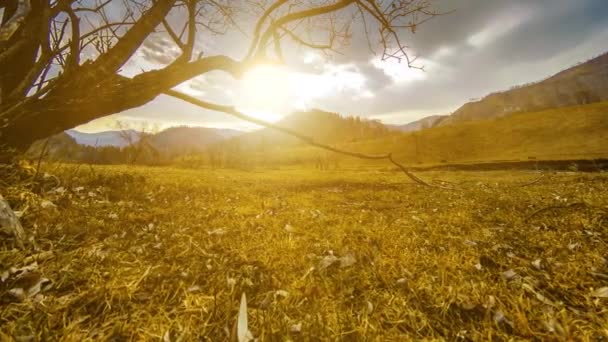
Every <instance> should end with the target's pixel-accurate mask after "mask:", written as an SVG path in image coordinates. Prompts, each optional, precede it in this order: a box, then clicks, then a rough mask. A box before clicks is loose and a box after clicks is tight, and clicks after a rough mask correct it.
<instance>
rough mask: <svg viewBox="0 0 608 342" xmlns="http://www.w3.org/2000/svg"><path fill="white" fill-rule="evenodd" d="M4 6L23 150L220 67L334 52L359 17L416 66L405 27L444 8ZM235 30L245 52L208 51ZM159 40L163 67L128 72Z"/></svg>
mask: <svg viewBox="0 0 608 342" xmlns="http://www.w3.org/2000/svg"><path fill="white" fill-rule="evenodd" d="M0 8H1V9H3V12H2V21H1V26H0V145H1V146H3V147H4V150H7V149H11V150H16V151H23V150H25V149H27V148H28V147H29V146H30V145H31V144H32V143H33V142H34V141H36V140H38V139H41V138H45V137H48V136H51V135H53V134H56V133H59V132H61V131H64V130H66V129H69V128H72V127H75V126H77V125H80V124H83V123H86V122H88V121H90V120H93V119H96V118H100V117H103V116H107V115H110V114H114V113H118V112H121V111H124V110H126V109H130V108H134V107H138V106H141V105H143V104H145V103H147V102H149V101H151V100H153V99H154V98H156V97H157V96H159V95H160V94H163V93H168V92H169V93H171V92H174V90H172V88H174V87H175V86H177V85H179V84H181V83H183V82H185V81H188V80H190V79H192V78H194V77H197V76H200V75H204V74H206V73H209V72H212V71H219V72H224V73H226V74H229V75H231V76H232V77H234V78H239V77H240V76H241V75H242V74H243V72H244V71H246V70H247V69H249V68H250V67H252V66H253V65H255V64H257V63H269V62H271V63H289V61H287V60H284V54H283V50H284V47H285V46H286V44H292V45H293V44H295V45H299V46H305V47H307V48H310V49H315V50H321V51H323V52H326V53H332V52H333V51H336V49H339V48H340V47H341V46H344V44H347V43H348V41H349V39H350V38H351V32H352V28H353V27H354V26H355V25H363V26H364V27H365V32H366V33H367V39H368V42H370V46H372V47H373V46H378V48H379V49H378V51H377V52H378V53H381V54H382V58H398V59H400V60H401V59H403V60H404V61H405V62H406V63H407V65H411V63H412V62H413V61H414V60H413V59H410V57H409V56H408V55H407V53H406V50H405V48H404V45H403V44H402V42H401V39H402V36H401V33H402V32H403V31H405V30H410V31H415V29H416V28H417V26H418V25H420V24H422V23H424V22H425V21H427V20H429V19H430V18H432V17H433V16H435V15H437V13H436V12H434V11H432V9H431V5H430V3H429V1H428V0H393V1H376V0H332V1H330V0H327V1H325V0H323V1H301V0H294V1H288V0H276V1H268V0H249V1H229V0H164V1H160V0H157V1H145V0H54V1H53V0H51V1H43V0H0ZM235 32H242V33H243V36H245V37H248V41H249V43H248V44H245V45H243V51H240V55H241V56H242V57H241V58H238V59H237V58H235V57H232V56H231V55H230V54H229V53H228V51H226V53H224V54H207V52H206V50H205V47H206V46H210V45H216V46H226V47H229V46H230V47H231V45H234V44H239V46H240V45H241V44H240V42H239V43H237V42H235V41H234V39H233V37H234V33H235ZM155 42H156V43H157V44H156V45H157V46H156V49H155V50H154V49H152V50H153V51H152V52H153V53H155V54H156V59H157V60H158V61H160V62H162V63H161V64H162V66H161V67H160V68H158V69H154V70H149V71H142V72H140V73H137V74H135V75H125V74H124V72H122V68H124V66H125V64H126V63H127V62H128V61H129V60H131V59H132V58H133V56H134V55H135V54H136V52H138V51H142V50H141V49H142V47H143V46H144V45H146V44H148V46H154V44H155ZM159 42H162V44H161V45H160V46H158V45H159V44H158V43H159ZM376 43H377V44H376ZM372 44H376V45H372ZM148 52H150V51H148ZM237 54H238V53H237ZM214 108H215V109H216V110H221V109H222V108H224V107H223V106H221V105H218V106H212V108H211V109H214Z"/></svg>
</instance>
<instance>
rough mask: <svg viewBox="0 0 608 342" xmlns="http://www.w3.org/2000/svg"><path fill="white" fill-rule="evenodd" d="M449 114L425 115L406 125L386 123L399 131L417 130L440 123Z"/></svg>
mask: <svg viewBox="0 0 608 342" xmlns="http://www.w3.org/2000/svg"><path fill="white" fill-rule="evenodd" d="M447 117H448V116H447V115H431V116H427V117H424V118H422V119H420V120H417V121H413V122H410V123H407V124H404V125H385V126H386V127H388V128H389V129H391V130H394V131H399V132H416V131H420V130H422V129H426V128H431V127H434V126H436V125H437V124H439V123H440V122H441V121H442V120H444V119H445V118H447Z"/></svg>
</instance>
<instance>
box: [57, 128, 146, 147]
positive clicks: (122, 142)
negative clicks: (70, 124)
mask: <svg viewBox="0 0 608 342" xmlns="http://www.w3.org/2000/svg"><path fill="white" fill-rule="evenodd" d="M66 133H67V135H69V136H70V137H72V138H74V140H75V141H76V142H77V143H78V144H80V145H84V146H114V147H124V146H127V145H128V144H129V143H128V141H129V140H128V139H125V134H127V135H130V136H131V138H132V139H133V141H137V140H138V137H139V134H138V133H137V131H135V130H132V129H130V130H124V131H105V132H97V133H84V132H79V131H77V130H74V129H71V130H68V131H66Z"/></svg>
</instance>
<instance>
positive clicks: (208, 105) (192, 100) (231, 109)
mask: <svg viewBox="0 0 608 342" xmlns="http://www.w3.org/2000/svg"><path fill="white" fill-rule="evenodd" d="M164 94H166V95H169V96H172V97H175V98H177V99H180V100H183V101H186V102H188V103H190V104H193V105H195V106H198V107H201V108H204V109H209V110H213V111H218V112H223V113H226V114H229V115H232V116H234V117H237V118H239V119H241V120H245V121H248V122H252V123H254V124H257V125H260V126H264V127H267V128H271V129H275V130H277V131H280V132H283V133H285V134H289V135H291V136H293V137H296V138H298V139H300V140H302V141H304V142H305V143H307V144H309V145H312V146H315V147H318V148H321V149H324V150H328V151H331V152H334V153H338V154H343V155H347V156H351V157H355V158H359V159H367V160H382V159H385V160H388V161H390V162H391V163H392V164H393V165H395V166H397V167H398V168H399V169H400V170H401V171H403V173H405V175H406V176H408V177H409V178H410V179H411V180H413V181H414V182H416V183H418V184H420V185H424V186H428V187H432V188H441V189H449V190H453V188H449V187H445V186H440V185H434V184H430V183H427V182H426V181H424V180H422V179H420V178H419V177H418V176H416V175H414V174H413V173H412V172H411V171H409V170H408V169H407V168H406V167H405V166H403V165H402V164H400V163H398V162H397V161H395V159H393V156H392V154H391V153H388V154H381V155H370V154H364V153H358V152H351V151H346V150H341V149H339V148H335V147H332V146H329V145H324V144H321V143H318V142H316V141H315V140H314V139H313V138H311V137H308V136H305V135H302V134H300V133H298V132H296V131H293V130H291V129H289V128H286V127H282V126H279V125H276V124H273V123H271V122H268V121H264V120H260V119H256V118H254V117H251V116H249V115H246V114H244V113H242V112H240V111H238V110H236V109H235V108H234V107H231V106H224V105H218V104H214V103H210V102H206V101H202V100H199V99H197V98H195V97H192V96H189V95H186V94H183V93H180V92H178V91H175V90H167V91H165V92H164Z"/></svg>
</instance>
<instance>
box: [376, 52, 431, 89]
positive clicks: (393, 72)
mask: <svg viewBox="0 0 608 342" xmlns="http://www.w3.org/2000/svg"><path fill="white" fill-rule="evenodd" d="M371 63H372V65H373V66H374V67H376V68H378V69H380V70H382V71H383V72H384V74H385V75H387V76H388V77H390V78H391V80H392V81H393V83H396V84H405V83H409V82H414V81H421V80H424V79H426V78H427V77H428V75H427V74H426V73H425V72H424V71H423V70H420V69H419V68H418V67H428V65H429V64H431V62H430V61H428V60H419V61H416V65H415V66H416V67H410V66H408V65H407V63H406V62H403V61H399V60H398V59H392V58H391V59H386V60H381V59H380V58H374V59H372V60H371Z"/></svg>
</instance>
